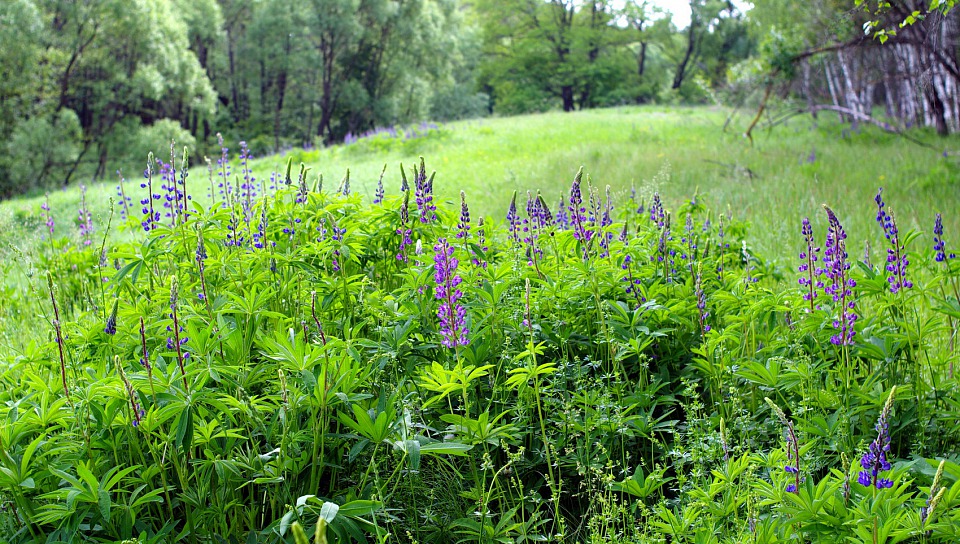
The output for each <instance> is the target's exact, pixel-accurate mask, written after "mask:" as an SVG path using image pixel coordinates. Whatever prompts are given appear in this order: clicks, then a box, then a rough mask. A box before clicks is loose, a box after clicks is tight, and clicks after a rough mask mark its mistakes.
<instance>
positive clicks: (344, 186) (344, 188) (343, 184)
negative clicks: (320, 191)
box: [340, 168, 350, 196]
mask: <svg viewBox="0 0 960 544" xmlns="http://www.w3.org/2000/svg"><path fill="white" fill-rule="evenodd" d="M340 194H342V195H343V196H350V169H349V168H347V174H346V175H345V176H344V177H343V179H342V180H340Z"/></svg>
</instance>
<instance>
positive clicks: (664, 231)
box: [650, 212, 673, 263]
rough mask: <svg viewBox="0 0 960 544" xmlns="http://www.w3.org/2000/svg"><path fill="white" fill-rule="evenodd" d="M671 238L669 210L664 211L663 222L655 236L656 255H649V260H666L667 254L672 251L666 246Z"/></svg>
mask: <svg viewBox="0 0 960 544" xmlns="http://www.w3.org/2000/svg"><path fill="white" fill-rule="evenodd" d="M672 239H673V236H672V235H671V234H670V212H664V214H663V222H662V223H660V237H659V238H657V252H656V255H651V256H650V261H651V262H653V261H656V262H660V263H662V262H666V259H667V254H668V253H669V254H672V253H673V250H672V249H669V248H668V246H667V242H669V241H670V240H672Z"/></svg>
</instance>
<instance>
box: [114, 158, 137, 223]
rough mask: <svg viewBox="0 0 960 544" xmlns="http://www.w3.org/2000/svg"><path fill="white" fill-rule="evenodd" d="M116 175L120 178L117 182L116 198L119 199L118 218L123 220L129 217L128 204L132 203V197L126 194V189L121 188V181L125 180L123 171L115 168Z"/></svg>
mask: <svg viewBox="0 0 960 544" xmlns="http://www.w3.org/2000/svg"><path fill="white" fill-rule="evenodd" d="M117 177H118V178H120V181H119V182H118V183H117V198H119V199H120V218H121V219H123V220H124V221H126V220H127V218H128V217H130V206H131V205H132V204H133V199H132V198H130V197H129V196H127V192H126V190H124V188H123V183H124V182H125V181H127V180H126V179H124V177H123V172H121V171H120V170H117Z"/></svg>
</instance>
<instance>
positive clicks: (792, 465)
mask: <svg viewBox="0 0 960 544" xmlns="http://www.w3.org/2000/svg"><path fill="white" fill-rule="evenodd" d="M763 400H765V401H766V402H767V404H768V405H769V406H770V409H771V410H773V413H775V414H776V415H777V419H779V420H780V424H781V425H783V434H784V438H785V440H786V442H787V448H786V449H787V464H786V465H784V467H783V470H784V471H785V472H787V473H789V474H793V483H790V484H787V487H786V491H787V493H796V492H797V491H798V490H799V489H800V482H802V481H803V480H804V479H803V478H801V477H800V442H799V441H798V440H797V432H796V430H795V429H794V427H793V422H792V421H790V419H789V418H787V414H785V413H784V412H783V410H781V409H780V407H779V406H777V404H776V403H775V402H773V401H772V400H770V398H769V397H764V398H763Z"/></svg>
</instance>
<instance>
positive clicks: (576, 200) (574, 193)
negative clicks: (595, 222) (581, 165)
mask: <svg viewBox="0 0 960 544" xmlns="http://www.w3.org/2000/svg"><path fill="white" fill-rule="evenodd" d="M582 178H583V169H580V170H578V171H577V175H576V176H575V177H574V178H573V184H572V185H571V186H570V205H569V206H568V207H567V211H568V212H569V213H570V218H569V220H570V224H571V226H572V227H573V238H574V239H575V240H579V241H580V242H581V243H582V244H583V258H584V260H586V259H587V258H588V257H589V243H590V241H591V239H592V238H593V230H591V229H588V228H587V226H586V222H587V216H586V213H587V209H586V208H585V207H584V206H583V194H582V193H581V192H580V182H581V180H582Z"/></svg>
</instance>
